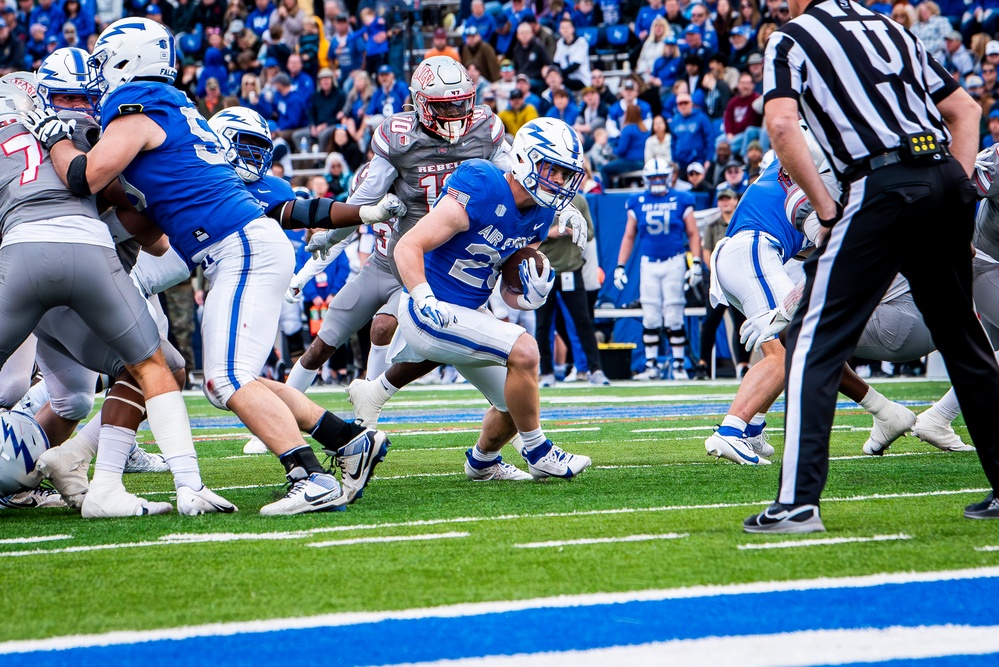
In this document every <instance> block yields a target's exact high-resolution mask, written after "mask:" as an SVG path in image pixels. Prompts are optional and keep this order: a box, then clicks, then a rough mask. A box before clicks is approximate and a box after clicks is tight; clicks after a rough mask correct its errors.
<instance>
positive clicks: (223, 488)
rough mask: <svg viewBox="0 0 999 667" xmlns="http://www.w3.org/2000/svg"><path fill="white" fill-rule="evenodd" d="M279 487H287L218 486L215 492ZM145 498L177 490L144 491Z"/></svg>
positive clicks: (261, 485) (266, 485) (276, 485)
mask: <svg viewBox="0 0 999 667" xmlns="http://www.w3.org/2000/svg"><path fill="white" fill-rule="evenodd" d="M279 486H285V484H284V483H281V484H241V485H239V486H216V487H214V488H213V489H212V490H213V491H243V490H245V489H271V488H275V487H279ZM142 495H143V496H172V495H177V491H176V489H171V490H170V491H143V492H142Z"/></svg>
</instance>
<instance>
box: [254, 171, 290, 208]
mask: <svg viewBox="0 0 999 667" xmlns="http://www.w3.org/2000/svg"><path fill="white" fill-rule="evenodd" d="M245 185H246V189H247V190H249V191H250V194H251V195H253V196H254V197H256V198H257V201H259V202H260V203H261V204H263V205H264V210H265V211H266V212H267V213H270V212H271V209H273V208H274V207H276V206H279V205H281V204H284V203H285V202H289V201H295V191H294V190H292V189H291V184H289V183H288V181H286V180H284V179H283V178H278V177H277V176H270V175H268V176H264V177H263V178H260V179H257V180H256V181H253V182H252V183H245Z"/></svg>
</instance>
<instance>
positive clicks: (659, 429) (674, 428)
mask: <svg viewBox="0 0 999 667" xmlns="http://www.w3.org/2000/svg"><path fill="white" fill-rule="evenodd" d="M691 419H697V417H691ZM705 419H706V417H705ZM714 428H715V425H714V424H711V425H710V426H708V425H705V426H672V427H671V426H660V427H656V428H638V429H635V430H633V431H632V433H669V432H670V431H704V430H707V431H714ZM832 429H833V430H834V431H845V430H850V429H859V430H861V431H865V430H866V431H869V430H870V429H863V428H860V427H858V426H847V425H839V426H833V427H832Z"/></svg>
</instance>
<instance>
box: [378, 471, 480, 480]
mask: <svg viewBox="0 0 999 667" xmlns="http://www.w3.org/2000/svg"><path fill="white" fill-rule="evenodd" d="M464 474H465V473H463V472H414V473H410V474H408V475H387V476H386V477H382V476H381V475H375V476H374V477H372V478H371V479H416V478H420V477H457V476H458V475H464Z"/></svg>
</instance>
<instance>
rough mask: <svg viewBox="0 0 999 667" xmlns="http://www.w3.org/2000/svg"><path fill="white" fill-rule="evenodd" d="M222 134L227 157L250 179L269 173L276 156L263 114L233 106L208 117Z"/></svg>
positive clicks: (239, 172)
mask: <svg viewBox="0 0 999 667" xmlns="http://www.w3.org/2000/svg"><path fill="white" fill-rule="evenodd" d="M208 127H210V128H212V131H213V132H215V134H217V135H218V137H219V143H220V144H221V146H222V151H223V152H224V153H225V159H226V160H227V161H228V162H229V164H231V165H232V166H234V167H235V168H236V174H237V175H239V177H240V178H241V179H243V180H244V181H246V182H247V183H252V182H254V181H257V180H259V179H261V178H262V177H264V176H266V175H267V171H268V170H269V169H270V168H271V160H272V159H273V156H274V142H273V141H271V131H270V128H268V127H267V121H266V120H264V117H263V116H261V115H260V114H259V113H257V112H256V111H254V110H253V109H247V108H245V107H230V108H229V109H223V110H222V111H220V112H219V113H217V114H215V115H214V116H212V117H211V118H210V119H209V120H208Z"/></svg>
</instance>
